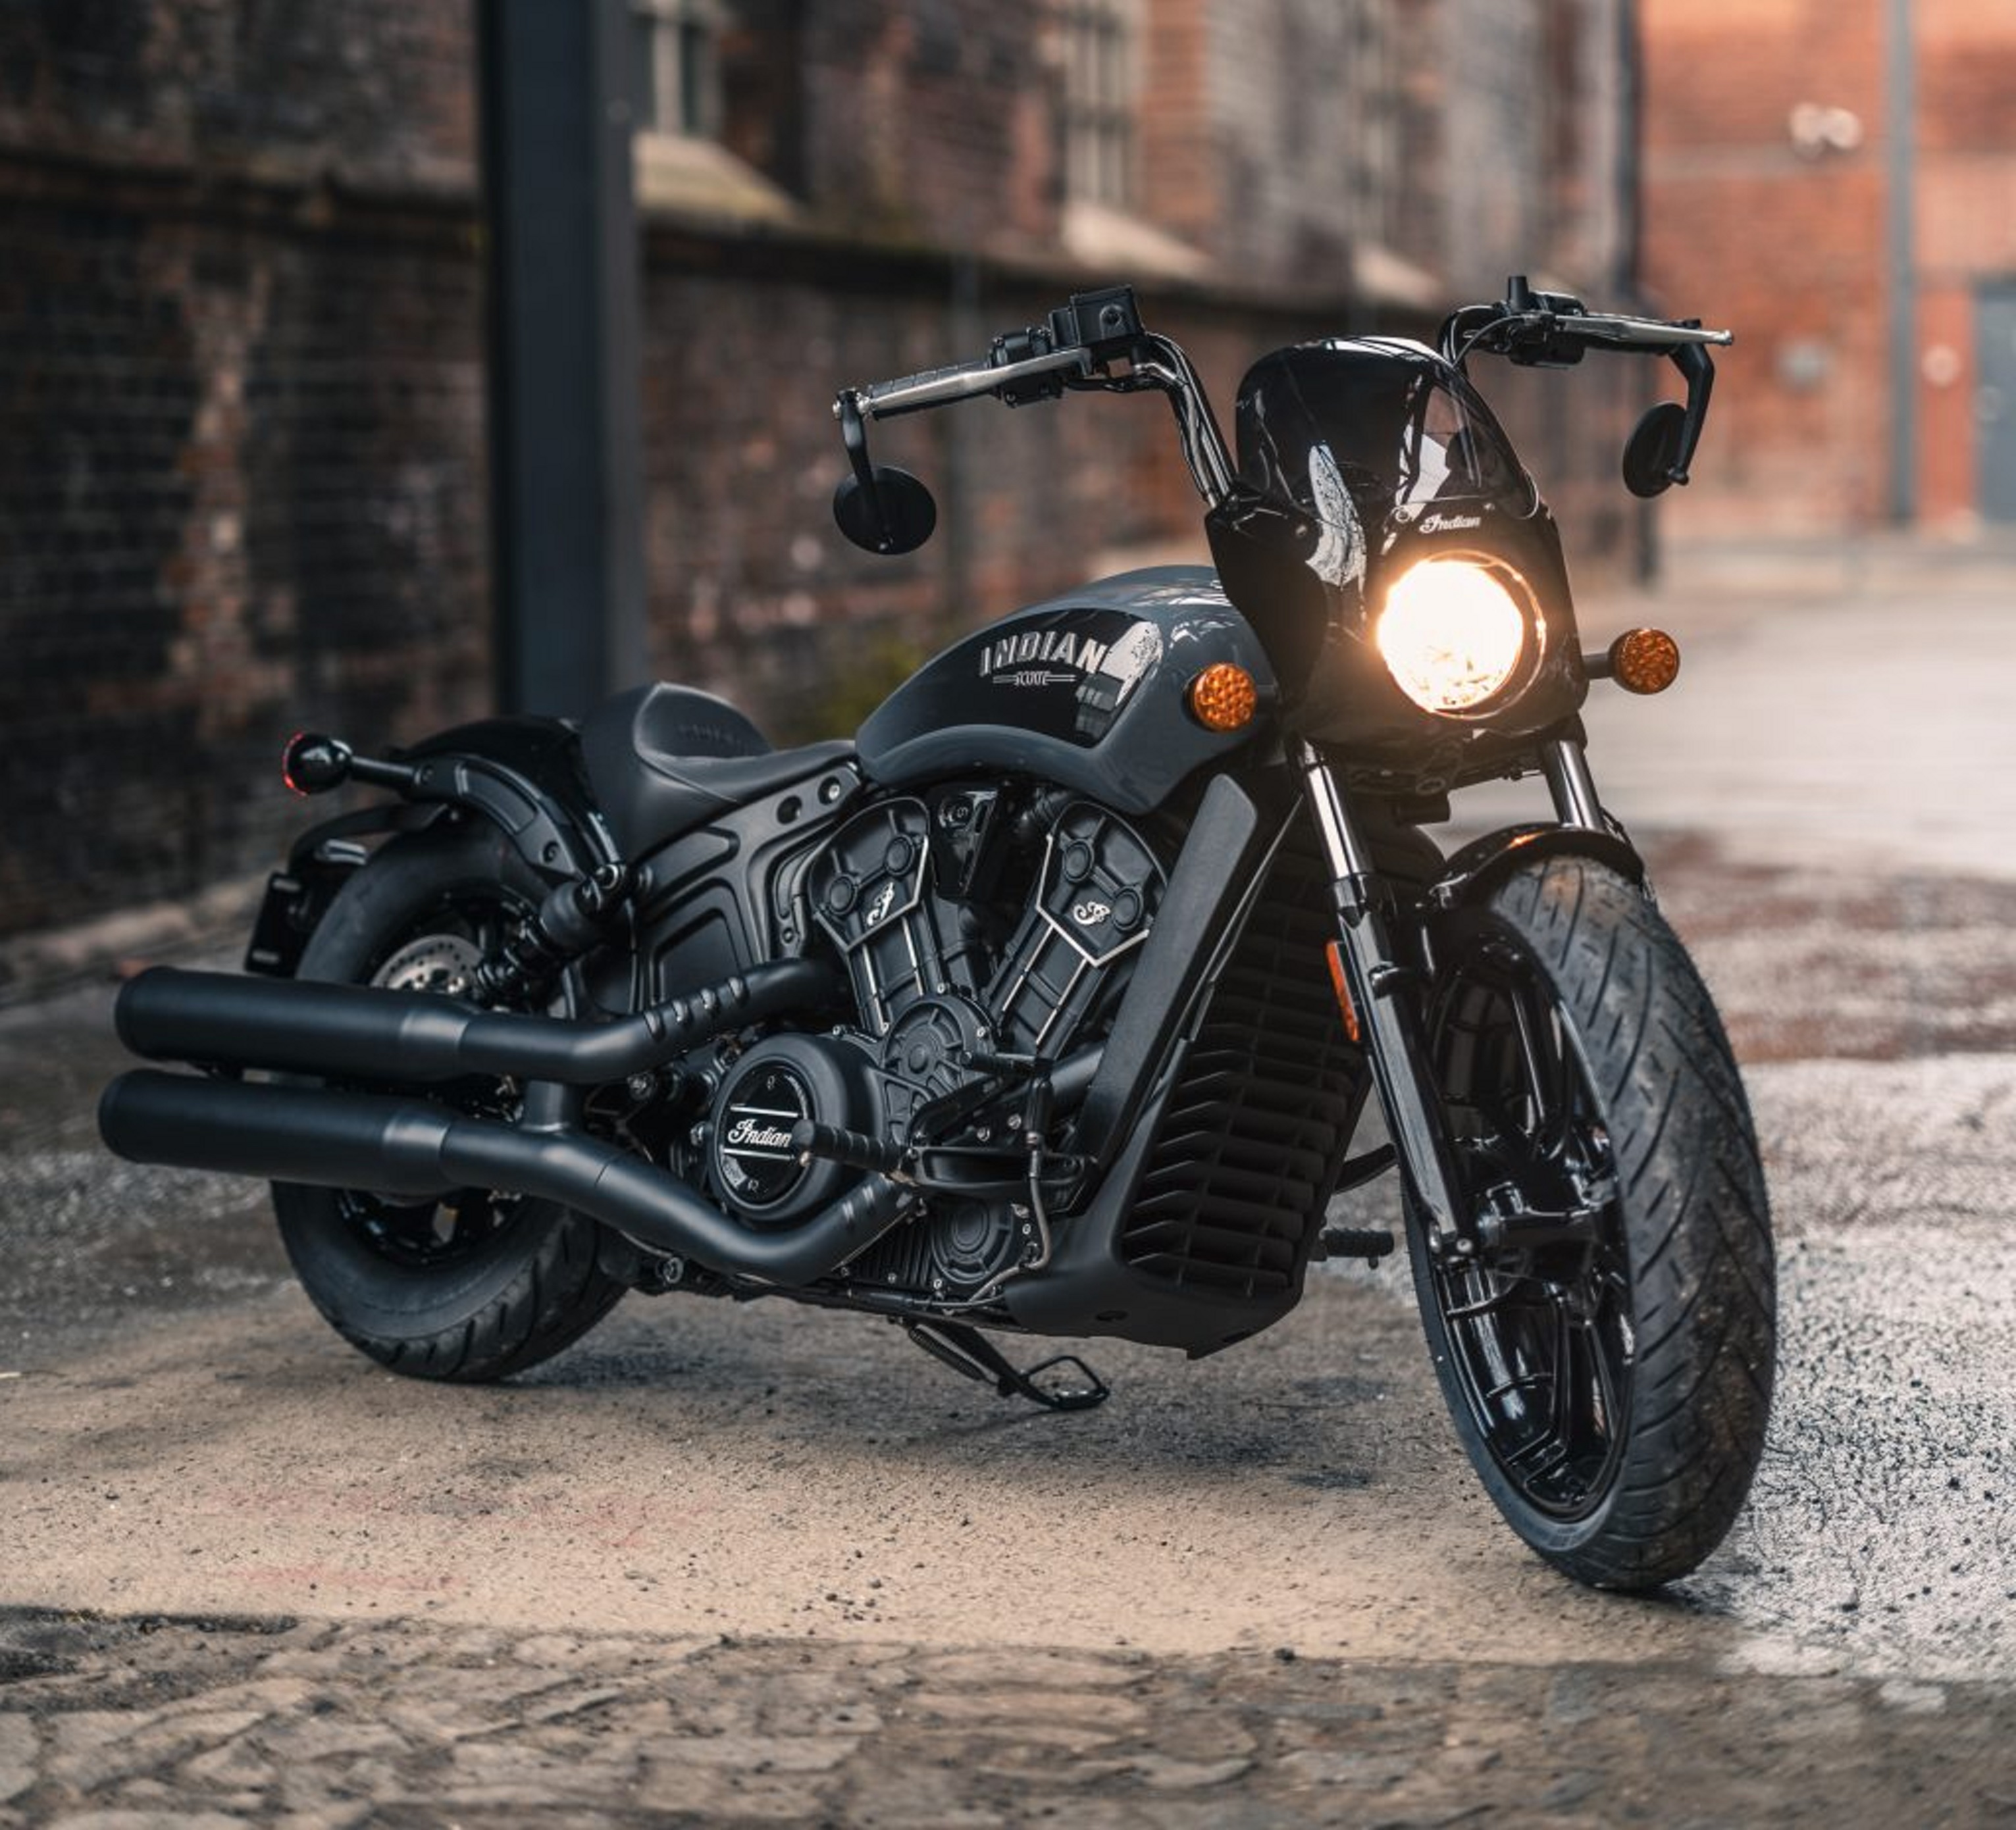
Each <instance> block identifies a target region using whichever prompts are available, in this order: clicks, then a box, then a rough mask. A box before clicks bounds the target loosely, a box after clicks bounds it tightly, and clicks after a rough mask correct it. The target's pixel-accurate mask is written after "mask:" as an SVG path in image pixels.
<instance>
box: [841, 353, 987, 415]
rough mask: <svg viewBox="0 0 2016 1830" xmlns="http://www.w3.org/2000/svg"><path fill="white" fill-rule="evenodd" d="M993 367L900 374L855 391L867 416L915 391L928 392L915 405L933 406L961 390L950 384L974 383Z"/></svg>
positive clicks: (969, 365)
mask: <svg viewBox="0 0 2016 1830" xmlns="http://www.w3.org/2000/svg"><path fill="white" fill-rule="evenodd" d="M993 367H994V365H992V363H991V362H985V361H981V362H953V363H950V364H949V365H946V366H945V368H943V369H920V370H918V372H916V374H915V375H899V376H897V377H896V378H895V380H893V381H877V382H872V383H869V385H868V386H866V387H864V388H862V389H860V390H858V392H859V398H860V401H861V404H862V408H863V409H864V410H866V412H869V413H873V412H876V410H877V408H880V407H882V406H883V404H884V402H888V401H893V400H894V398H895V397H896V396H898V395H902V394H909V393H911V392H912V391H913V390H923V389H929V390H931V394H930V395H929V397H927V398H925V399H922V400H920V401H917V403H916V404H917V405H918V406H920V407H928V406H933V405H935V404H937V403H938V401H940V400H942V399H945V398H947V397H949V396H951V395H952V394H955V393H957V392H963V391H964V390H955V389H953V388H952V387H951V386H949V384H951V383H965V382H970V381H975V380H977V379H979V378H980V377H981V376H991V375H992V373H993ZM992 385H993V383H992V381H989V383H988V386H992ZM940 390H943V391H942V392H941V391H940ZM973 391H974V392H975V393H978V392H981V391H982V390H979V389H975V390H973ZM893 410H894V411H896V412H902V411H903V410H904V409H903V407H902V405H901V404H898V405H896V406H895V407H894V408H893Z"/></svg>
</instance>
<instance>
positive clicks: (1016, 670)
mask: <svg viewBox="0 0 2016 1830" xmlns="http://www.w3.org/2000/svg"><path fill="white" fill-rule="evenodd" d="M1106 651H1107V644H1106V643H1104V642H1094V641H1093V639H1092V638H1091V637H1090V636H1089V635H1073V634H1072V633H1071V631H1069V630H1068V629H1031V630H1028V631H1025V632H1024V633H1023V634H1021V635H1004V636H1003V637H1002V638H1000V640H999V641H998V642H989V643H988V645H986V646H985V648H983V649H981V651H980V677H981V678H982V679H983V680H986V681H991V682H992V684H993V685H996V686H1071V685H1076V684H1077V681H1078V677H1079V675H1080V674H1092V673H1096V672H1097V671H1098V670H1099V667H1100V663H1101V662H1103V660H1105V659H1106ZM1067 667H1068V668H1070V669H1071V670H1072V671H1071V672H1069V673H1065V672H1063V671H1060V670H1062V669H1064V668H1067Z"/></svg>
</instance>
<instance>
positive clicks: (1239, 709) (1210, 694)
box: [1190, 661, 1260, 731]
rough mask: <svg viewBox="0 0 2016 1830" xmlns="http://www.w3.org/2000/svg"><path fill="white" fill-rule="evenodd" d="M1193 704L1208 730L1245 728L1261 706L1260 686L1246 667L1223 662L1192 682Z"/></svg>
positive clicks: (1193, 714)
mask: <svg viewBox="0 0 2016 1830" xmlns="http://www.w3.org/2000/svg"><path fill="white" fill-rule="evenodd" d="M1259 709H1260V689H1259V688H1258V687H1256V686H1255V685H1254V684H1253V676H1252V675H1251V674H1249V673H1247V671H1246V670H1245V669H1244V667H1234V666H1233V664H1232V663H1231V662H1229V661H1219V662H1217V663H1215V664H1214V665H1212V666H1211V667H1207V668H1205V669H1204V671H1203V672H1202V673H1201V674H1198V675H1197V678H1195V679H1194V680H1193V681H1191V682H1190V716H1191V717H1193V718H1194V719H1196V720H1197V722H1198V723H1199V724H1201V725H1203V726H1204V728H1205V729H1206V730H1207V731H1241V730H1244V728H1246V727H1247V725H1248V724H1251V723H1252V722H1253V714H1255V712H1256V711H1258V710H1259Z"/></svg>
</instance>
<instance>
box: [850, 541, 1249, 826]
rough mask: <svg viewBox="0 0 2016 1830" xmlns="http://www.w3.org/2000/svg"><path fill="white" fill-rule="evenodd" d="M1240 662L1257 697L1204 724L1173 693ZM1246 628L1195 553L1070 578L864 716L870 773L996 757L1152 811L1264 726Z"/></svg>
mask: <svg viewBox="0 0 2016 1830" xmlns="http://www.w3.org/2000/svg"><path fill="white" fill-rule="evenodd" d="M1220 661H1227V662H1230V663H1233V664H1234V665H1236V666H1238V667H1244V669H1245V670H1246V671H1247V673H1249V674H1251V675H1252V677H1253V680H1254V684H1255V686H1256V687H1258V690H1259V701H1260V710H1259V712H1258V715H1257V716H1256V717H1255V719H1254V721H1253V722H1252V723H1251V724H1248V725H1247V727H1246V728H1244V729H1243V730H1240V731H1235V732H1217V731H1211V730H1207V729H1206V728H1204V726H1203V725H1202V724H1199V723H1198V722H1197V720H1196V719H1195V718H1194V717H1192V716H1191V714H1190V710H1189V708H1188V706H1187V705H1186V701H1185V695H1186V692H1187V691H1188V688H1189V687H1190V682H1191V681H1193V680H1194V679H1195V678H1197V675H1198V674H1201V673H1202V672H1203V671H1204V669H1205V668H1206V667H1211V665H1213V664H1214V663H1217V662H1220ZM1275 699H1276V693H1275V686H1274V677H1273V672H1272V671H1271V670H1270V669H1269V666H1268V664H1267V657H1266V655H1265V653H1264V651H1263V650H1262V648H1261V646H1260V642H1259V638H1258V637H1257V636H1256V635H1255V634H1254V633H1253V630H1252V628H1251V625H1250V624H1247V621H1246V620H1245V619H1244V617H1241V616H1240V613H1238V612H1237V610H1235V609H1233V607H1232V606H1231V604H1230V603H1229V602H1228V601H1227V600H1226V595H1225V593H1224V592H1223V591H1221V590H1220V589H1219V584H1218V580H1217V578H1216V577H1215V575H1214V574H1213V573H1212V572H1211V569H1210V567H1208V566H1150V567H1148V568H1147V569H1145V570H1140V571H1135V572H1123V573H1120V574H1119V575H1118V576H1117V577H1112V578H1103V579H1100V580H1099V581H1097V582H1096V583H1094V584H1085V585H1080V586H1078V587H1077V588H1075V589H1074V590H1071V591H1067V592H1065V593H1064V595H1062V596H1060V597H1055V598H1052V599H1049V602H1046V603H1040V604H1031V605H1030V606H1029V607H1028V609H1021V610H1017V611H1015V612H1014V613H1012V614H1011V615H1010V616H1006V617H1003V618H1002V619H1001V620H1000V621H999V622H998V623H993V624H989V625H988V627H986V628H985V629H983V630H981V631H979V632H978V633H977V634H975V635H969V636H967V638H965V639H964V640H963V641H961V642H956V643H955V644H954V645H952V647H950V648H949V649H946V650H945V652H944V653H942V654H941V655H939V656H938V657H937V658H936V659H935V660H932V661H931V662H929V663H927V665H926V666H925V667H923V668H922V669H921V670H920V671H919V672H918V673H916V674H915V675H913V677H912V678H910V679H909V680H907V681H905V682H904V684H903V685H902V686H901V687H899V688H898V689H897V690H896V692H895V693H894V694H892V695H891V696H890V698H889V699H887V701H885V702H884V704H883V705H882V706H880V708H879V709H878V710H877V711H876V712H875V713H874V714H873V716H871V717H869V720H868V722H867V723H866V724H863V725H862V728H861V733H860V735H859V739H857V750H858V754H859V761H860V764H861V768H862V772H863V773H864V774H865V775H866V776H867V777H868V778H869V780H870V781H873V782H881V783H883V784H885V785H887V786H891V787H902V786H908V785H910V784H913V783H916V782H926V781H930V780H933V779H935V778H942V777H945V776H947V775H962V774H966V773H969V772H970V771H974V770H975V769H981V770H990V769H999V770H1002V771H1007V772H1009V773H1012V774H1016V775H1030V776H1035V777H1038V778H1041V779H1042V780H1045V781H1049V782H1058V783H1060V784H1061V785H1062V786H1065V787H1067V788H1071V789H1077V790H1078V791H1079V792H1080V793H1083V794H1085V795H1087V796H1090V797H1091V798H1092V799H1093V800H1097V801H1099V802H1100V803H1101V804H1103V805H1105V806H1107V807H1114V808H1116V809H1118V811H1121V812H1124V813H1134V814H1143V813H1147V812H1149V811H1150V810H1151V809H1153V808H1154V807H1158V806H1160V805H1161V803H1162V802H1163V801H1164V800H1166V799H1167V798H1168V796H1169V794H1170V793H1171V792H1172V790H1173V789H1175V786H1177V784H1178V783H1179V782H1182V781H1183V778H1185V777H1186V776H1187V775H1191V774H1193V772H1194V771H1197V769H1199V768H1201V767H1202V766H1203V765H1204V764H1206V763H1208V762H1211V761H1212V760H1215V759H1216V758H1218V757H1222V756H1226V755H1227V754H1229V753H1230V752H1232V751H1233V750H1237V749H1240V747H1242V746H1244V745H1246V744H1247V743H1250V742H1252V741H1253V739H1255V737H1256V736H1257V735H1260V734H1261V733H1262V732H1264V731H1265V730H1266V729H1268V728H1269V722H1270V714H1271V710H1272V707H1273V705H1274V703H1275Z"/></svg>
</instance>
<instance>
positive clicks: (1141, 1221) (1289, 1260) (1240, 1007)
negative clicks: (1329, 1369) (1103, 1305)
mask: <svg viewBox="0 0 2016 1830" xmlns="http://www.w3.org/2000/svg"><path fill="white" fill-rule="evenodd" d="M1291 843H1292V840H1291ZM1334 919H1335V918H1334V916H1333V915H1332V914H1331V912H1330V898H1329V896H1328V893H1327V891H1326V890H1325V888H1324V886H1323V879H1322V876H1321V874H1320V872H1319V868H1318V867H1317V866H1316V863H1315V861H1314V860H1313V858H1312V857H1309V856H1307V855H1305V854H1304V853H1303V852H1302V851H1301V850H1300V849H1299V848H1297V849H1293V850H1291V849H1290V848H1289V847H1283V850H1282V851H1281V853H1280V854H1278V855H1277V857H1276V861H1275V864H1274V865H1273V869H1272V871H1271V872H1270V873H1269V878H1268V881H1267V883H1266V884H1265V886H1264V888H1263V889H1262V892H1261V894H1260V897H1259V900H1258V904H1257V906H1256V907H1255V909H1254V911H1253V913H1252V915H1251V918H1250V919H1248V920H1247V924H1246V929H1245V932H1244V933H1243V934H1242V935H1241V936H1240V940H1239V944H1238V946H1237V948H1236V949H1235V951H1234V952H1233V958H1232V960H1231V962H1230V964H1229V966H1228V968H1227V969H1226V972H1225V973H1224V975H1223V976H1222V978H1221V979H1220V980H1219V984H1218V988H1217V990H1216V991H1215V992H1214V993H1213V994H1212V997H1211V1005H1210V1008H1208V1011H1207V1012H1205V1016H1204V1023H1203V1026H1202V1027H1201V1030H1199V1031H1198V1034H1197V1041H1196V1042H1195V1043H1194V1044H1193V1045H1192V1048H1191V1049H1190V1059H1189V1060H1188V1062H1186V1065H1185V1067H1184V1070H1183V1077H1182V1079H1181V1080H1180V1081H1179V1083H1178V1084H1177V1086H1176V1088H1175V1091H1174V1092H1173V1094H1172V1095H1171V1097H1170V1100H1169V1103H1168V1106H1167V1108H1166V1109H1165V1111H1164V1113H1163V1116H1162V1119H1161V1124H1160V1125H1159V1127H1157V1132H1156V1136H1155V1143H1154V1149H1153V1150H1152V1151H1151V1152H1150V1154H1149V1158H1148V1167H1147V1171H1146V1173H1145V1174H1143V1176H1142V1178H1141V1183H1140V1187H1139V1191H1138V1192H1137V1194H1136V1198H1135V1203H1134V1206H1133V1210H1132V1212H1131V1213H1129V1216H1128V1218H1127V1221H1126V1223H1125V1225H1124V1227H1123V1228H1121V1238H1120V1253H1121V1257H1122V1258H1123V1259H1124V1260H1125V1261H1126V1262H1127V1263H1128V1264H1130V1265H1132V1266H1133V1267H1135V1268H1136V1270H1137V1271H1140V1272H1141V1273H1143V1275H1147V1276H1150V1277H1154V1278H1160V1279H1163V1280H1165V1281H1166V1282H1169V1283H1172V1284H1175V1285H1182V1286H1185V1287H1187V1288H1190V1289H1198V1290H1210V1291H1214V1292H1219V1293H1225V1294H1227V1295H1232V1296H1280V1295H1283V1294H1286V1293H1288V1292H1290V1291H1291V1290H1292V1289H1294V1286H1295V1284H1296V1282H1297V1280H1298V1278H1300V1276H1301V1271H1302V1267H1303V1264H1304V1263H1305V1261H1306V1260H1307V1258H1308V1257H1309V1249H1310V1247H1311V1246H1312V1244H1313V1243H1314V1241H1315V1239H1316V1233H1317V1231H1318V1230H1319V1228H1320V1227H1321V1225H1322V1224H1323V1209H1324V1206H1326V1204H1327V1202H1328V1200H1329V1198H1330V1191H1331V1189H1332V1188H1333V1187H1334V1185H1335V1184H1336V1181H1337V1170H1338V1168H1339V1167H1340V1166H1341V1163H1342V1162H1343V1159H1344V1153H1345V1149H1347V1147H1348V1145H1349V1143H1350V1125H1351V1121H1352V1117H1353V1116H1354V1115H1355V1109H1356V1105H1357V1100H1358V1096H1359V1085H1360V1082H1361V1080H1362V1077H1363V1072H1364V1058H1363V1055H1361V1054H1360V1053H1359V1051H1358V1050H1357V1049H1356V1048H1354V1047H1353V1046H1352V1044H1351V1042H1350V1041H1349V1040H1348V1037H1346V1036H1345V1033H1344V1026H1343V1025H1342V1023H1341V1022H1340V1021H1339V1019H1338V1016H1337V1002H1336V999H1335V998H1334V995H1333V994H1332V992H1331V989H1330V976H1329V969H1328V967H1327V965H1326V963H1325V962H1324V958H1323V948H1324V946H1325V945H1326V944H1327V942H1328V941H1329V940H1330V938H1331V937H1332V936H1333V935H1334V933H1335V931H1336V930H1335V928H1334V926H1333V923H1334Z"/></svg>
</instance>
